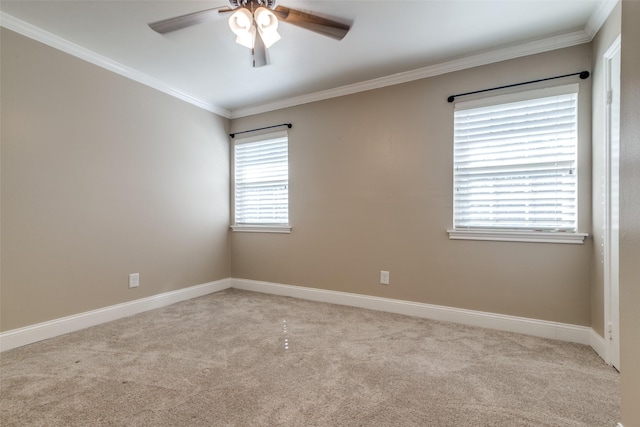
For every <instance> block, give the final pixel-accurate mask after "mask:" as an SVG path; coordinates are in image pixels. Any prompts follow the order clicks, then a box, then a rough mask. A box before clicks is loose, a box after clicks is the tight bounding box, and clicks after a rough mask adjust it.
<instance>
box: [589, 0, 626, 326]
mask: <svg viewBox="0 0 640 427" xmlns="http://www.w3.org/2000/svg"><path fill="white" fill-rule="evenodd" d="M619 35H620V4H618V5H617V6H616V7H615V8H614V10H613V11H612V12H611V14H610V15H609V18H608V19H607V21H606V22H605V23H604V25H603V26H602V28H601V29H600V31H599V32H598V34H597V36H596V37H595V38H594V39H593V66H592V68H591V70H592V73H591V81H592V83H593V117H592V128H593V131H592V135H593V136H592V139H593V142H592V150H593V151H592V157H593V168H592V175H593V203H592V209H593V214H592V216H593V226H592V230H593V243H594V245H593V250H594V252H593V262H592V277H591V279H592V282H591V327H592V328H593V329H594V330H595V331H596V332H597V333H598V334H600V336H604V302H605V301H604V246H603V245H604V226H605V223H604V221H605V217H604V208H605V206H604V196H605V195H604V184H605V172H606V170H605V161H606V159H605V108H606V102H605V101H606V100H605V84H606V83H605V71H604V69H605V63H604V58H603V55H604V54H605V52H606V51H607V50H608V49H609V47H610V46H611V44H612V43H613V42H614V41H615V40H616V38H617V37H618V36H619Z"/></svg>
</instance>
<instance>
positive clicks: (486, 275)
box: [231, 45, 593, 325]
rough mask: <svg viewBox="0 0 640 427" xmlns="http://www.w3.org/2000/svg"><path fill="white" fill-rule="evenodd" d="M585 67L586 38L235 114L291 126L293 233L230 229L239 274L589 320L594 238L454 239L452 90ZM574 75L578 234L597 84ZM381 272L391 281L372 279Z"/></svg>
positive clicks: (587, 200) (586, 224)
mask: <svg viewBox="0 0 640 427" xmlns="http://www.w3.org/2000/svg"><path fill="white" fill-rule="evenodd" d="M589 69H591V46H590V45H581V46H576V47H573V48H568V49H562V50H557V51H554V52H549V53H544V54H540V55H535V56H530V57H525V58H520V59H516V60H511V61H508V62H503V63H497V64H493V65H488V66H483V67H479V68H475V69H469V70H465V71H460V72H455V73H451V74H447V75H442V76H438V77H433V78H428V79H424V80H420V81H415V82H411V83H406V84H402V85H397V86H392V87H387V88H383V89H378V90H373V91H368V92H364V93H359V94H355V95H349V96H344V97H341V98H336V99H331V100H326V101H321V102H315V103H311V104H307V105H302V106H298V107H294V108H289V109H283V110H280V111H274V112H269V113H265V114H260V115H256V116H252V117H246V118H241V119H236V120H233V122H232V129H233V130H235V131H239V130H243V129H249V128H253V127H261V126H266V125H271V124H276V123H282V122H288V121H291V122H292V123H293V128H292V129H291V130H290V131H289V143H290V148H289V153H290V154H289V155H290V158H289V162H290V219H291V224H292V226H293V232H292V233H291V234H290V235H269V234H250V233H238V232H236V233H233V234H232V237H231V241H232V243H231V247H232V256H231V259H232V267H231V273H232V275H233V277H237V278H245V279H255V280H264V281H270V282H277V283H285V284H291V285H300V286H309V287H315V288H324V289H330V290H339V291H345V292H353V293H359V294H367V295H375V296H381V297H389V298H397V299H402V300H410V301H418V302H425V303H432V304H440V305H445V306H452V307H462V308H466V309H474V310H482V311H488V312H494V313H504V314H509V315H516V316H523V317H528V318H537V319H545V320H550V321H558V322H566V323H571V324H577V325H590V324H591V321H590V311H591V301H590V282H591V266H590V262H591V259H592V258H591V257H592V252H593V247H592V241H591V239H588V240H587V242H586V244H585V245H583V246H580V245H562V244H544V243H507V242H477V241H451V240H449V239H448V235H447V232H446V230H447V229H448V228H450V227H451V225H452V139H453V131H452V128H453V115H452V111H453V106H452V104H449V103H447V101H446V98H447V96H449V95H451V94H453V93H461V92H467V91H471V90H477V89H483V88H487V87H492V86H496V85H504V84H507V83H515V82H520V81H526V80H531V79H538V78H541V77H547V76H554V75H559V74H566V73H572V72H577V71H581V70H589ZM569 82H580V124H581V127H580V140H581V142H580V174H581V176H580V231H583V232H588V233H591V215H590V211H591V174H590V169H591V167H590V166H591V146H590V137H591V135H590V134H591V108H590V105H591V104H590V103H591V82H590V81H589V80H586V81H583V80H579V79H577V78H575V79H568V80H565V81H562V82H559V83H561V84H564V83H569ZM380 270H389V271H390V272H391V284H390V285H389V286H383V285H380V284H378V283H379V272H380Z"/></svg>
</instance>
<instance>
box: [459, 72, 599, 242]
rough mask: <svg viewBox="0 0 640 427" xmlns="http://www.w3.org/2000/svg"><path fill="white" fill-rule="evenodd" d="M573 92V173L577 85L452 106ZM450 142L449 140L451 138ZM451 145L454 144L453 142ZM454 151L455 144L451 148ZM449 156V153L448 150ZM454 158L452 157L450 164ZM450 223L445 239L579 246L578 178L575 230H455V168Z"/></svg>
mask: <svg viewBox="0 0 640 427" xmlns="http://www.w3.org/2000/svg"><path fill="white" fill-rule="evenodd" d="M570 93H575V94H576V95H577V101H578V104H577V106H576V131H577V139H578V141H577V144H576V153H575V156H576V157H575V159H576V160H575V162H576V171H577V170H578V169H579V156H578V153H579V150H580V127H579V118H580V105H579V100H580V97H579V96H578V95H579V85H578V84H577V83H575V84H569V85H563V86H555V87H547V88H543V89H533V90H527V91H519V92H515V93H509V94H506V95H499V96H493V97H483V98H478V99H474V100H471V101H463V102H458V103H456V110H469V109H474V108H481V107H489V106H498V105H503V104H509V103H513V102H519V101H526V100H534V99H540V98H545V97H550V96H555V95H563V94H570ZM452 141H453V139H452ZM454 144H455V143H454ZM453 147H454V149H455V145H454V146H453ZM452 153H453V150H452ZM454 162H455V161H454V159H453V158H452V165H454V164H455V163H454ZM452 177H453V182H452V196H453V199H452V202H453V204H452V221H453V224H454V225H453V227H452V228H451V229H449V230H447V232H448V234H449V239H451V240H488V241H508V242H544V243H569V244H583V243H584V240H585V238H586V237H588V234H587V233H581V232H578V227H579V221H578V217H579V210H580V209H579V208H580V206H579V193H580V188H579V187H580V185H579V179H578V175H576V194H575V196H576V228H575V230H557V231H555V230H534V229H527V228H511V229H505V228H499V227H495V228H493V227H469V228H460V227H458V228H456V227H455V223H456V220H455V213H456V211H455V205H454V204H455V191H456V189H455V169H453V170H452Z"/></svg>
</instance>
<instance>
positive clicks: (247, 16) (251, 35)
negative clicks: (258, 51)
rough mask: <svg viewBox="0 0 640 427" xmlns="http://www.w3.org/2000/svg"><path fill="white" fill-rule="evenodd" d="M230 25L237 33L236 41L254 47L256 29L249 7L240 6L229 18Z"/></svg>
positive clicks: (247, 46)
mask: <svg viewBox="0 0 640 427" xmlns="http://www.w3.org/2000/svg"><path fill="white" fill-rule="evenodd" d="M229 27H231V31H233V32H234V33H235V35H236V36H238V37H237V38H236V43H238V44H239V45H241V46H244V47H246V48H249V49H253V43H254V39H255V34H256V29H255V27H254V25H253V16H252V15H251V12H249V10H248V9H245V8H240V9H238V10H236V11H235V12H234V13H233V15H231V17H230V18H229Z"/></svg>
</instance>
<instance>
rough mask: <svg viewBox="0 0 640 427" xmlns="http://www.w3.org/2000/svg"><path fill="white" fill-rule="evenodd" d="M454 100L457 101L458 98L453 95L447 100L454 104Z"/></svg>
mask: <svg viewBox="0 0 640 427" xmlns="http://www.w3.org/2000/svg"><path fill="white" fill-rule="evenodd" d="M454 99H456V97H455V96H453V95H451V96H450V97H448V98H447V101H449V102H453V100H454Z"/></svg>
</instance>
